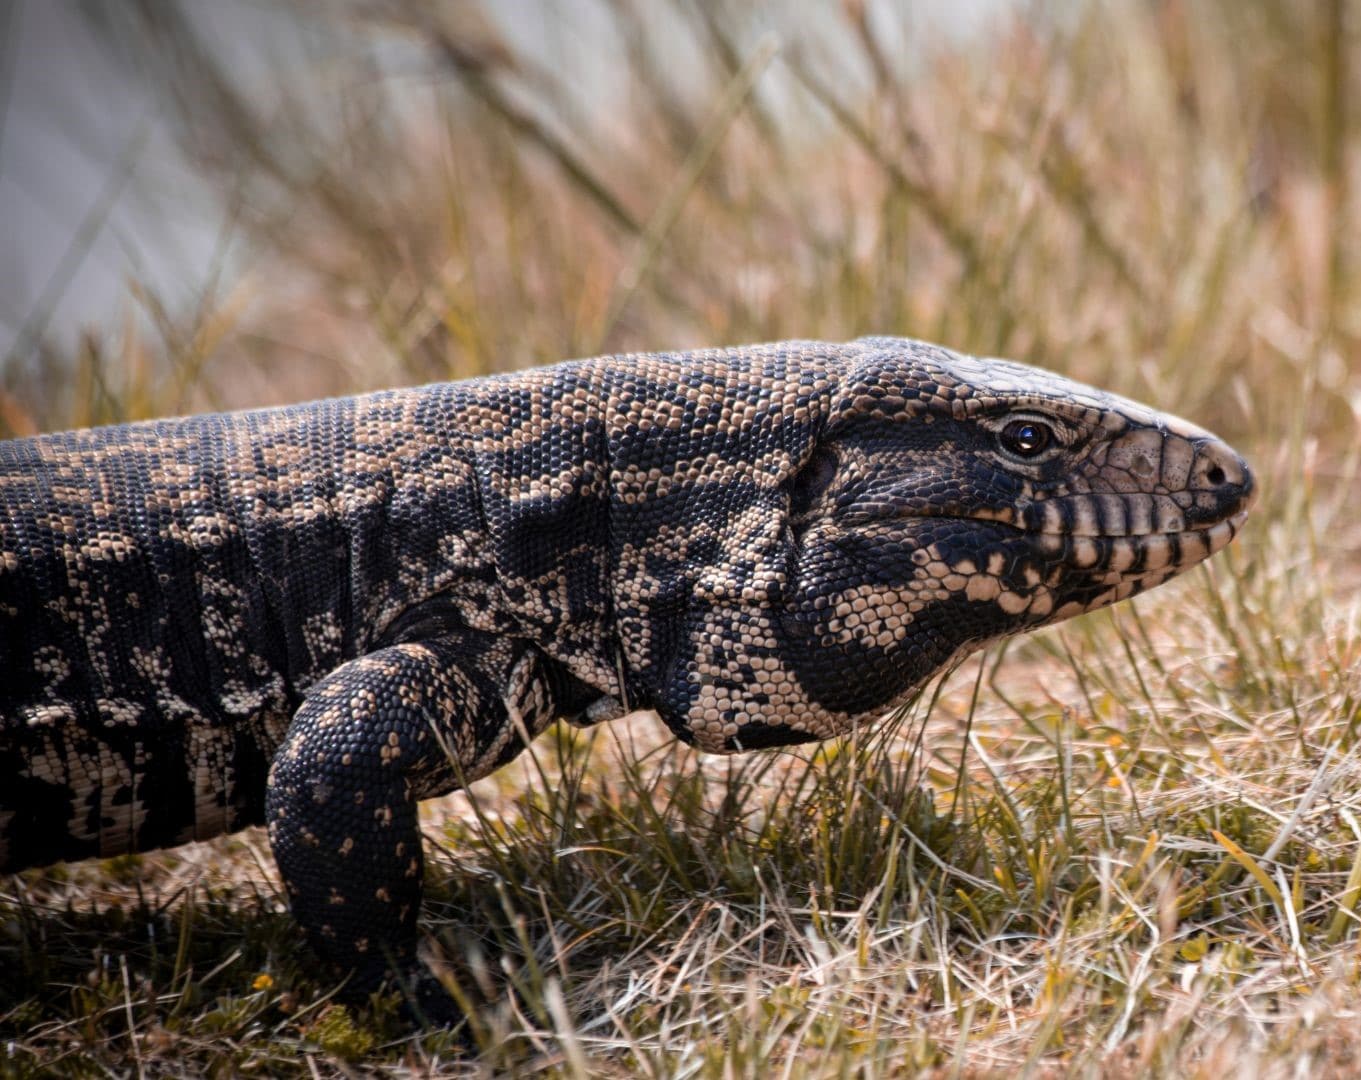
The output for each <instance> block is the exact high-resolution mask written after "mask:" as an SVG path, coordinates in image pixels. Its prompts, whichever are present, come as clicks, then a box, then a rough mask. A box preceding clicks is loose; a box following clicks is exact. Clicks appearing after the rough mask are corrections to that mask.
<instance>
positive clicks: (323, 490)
mask: <svg viewBox="0 0 1361 1080" xmlns="http://www.w3.org/2000/svg"><path fill="white" fill-rule="evenodd" d="M1252 487H1253V481H1252V477H1251V474H1250V472H1249V470H1248V468H1247V466H1246V464H1245V463H1244V462H1243V461H1242V459H1241V458H1240V457H1239V456H1238V455H1237V454H1236V453H1234V452H1233V451H1232V450H1231V449H1230V448H1228V447H1227V446H1226V445H1225V444H1224V443H1222V442H1220V441H1219V440H1217V439H1216V438H1215V437H1214V436H1212V435H1210V434H1209V433H1207V432H1205V431H1202V430H1201V429H1199V428H1196V427H1194V426H1192V425H1190V424H1187V423H1186V422H1184V421H1181V420H1178V419H1176V418H1173V417H1169V416H1166V415H1163V414H1159V413H1156V412H1154V411H1152V410H1149V409H1147V408H1145V407H1143V406H1140V405H1137V404H1134V403H1133V402H1129V401H1125V400H1123V399H1120V398H1116V397H1114V396H1111V395H1107V394H1104V393H1102V392H1100V391H1097V390H1093V389H1091V388H1089V387H1085V386H1082V385H1080V384H1077V383H1074V382H1071V381H1069V380H1065V379H1062V378H1060V377H1058V376H1055V375H1052V374H1050V373H1047V372H1044V371H1040V370H1038V369H1034V368H1028V367H1024V366H1021V365H1017V364H1011V363H1008V362H1005V361H992V360H979V359H975V358H972V357H966V356H961V355H959V354H956V353H953V352H950V351H949V350H946V349H942V348H939V347H936V346H931V345H927V344H924V343H921V342H915V341H910V340H906V339H892V338H867V339H862V340H860V341H857V342H853V343H850V344H847V345H832V344H824V343H819V342H787V343H778V344H774V345H766V346H752V347H746V348H737V349H727V350H711V351H705V352H695V353H679V354H645V355H636V356H618V357H604V358H600V359H596V360H586V361H575V362H571V363H566V364H560V365H558V366H556V367H549V368H541V369H536V370H531V371H525V372H520V373H515V374H510V375H503V376H494V377H488V378H485V379H478V380H471V381H468V382H462V383H449V384H437V385H433V386H428V387H420V388H415V389H410V390H397V391H387V392H382V393H377V394H370V395H364V396H360V397H354V398H345V399H336V400H330V401H322V402H317V403H312V404H308V405H301V406H291V407H287V408H282V409H266V410H256V411H251V412H243V413H234V414H219V415H208V416H199V417H189V418H185V419H178V420H160V421H149V422H143V423H137V424H128V425H122V426H117V427H106V428H99V429H93V430H86V431H77V432H69V433H64V434H57V435H46V436H39V437H35V438H30V439H21V440H12V441H9V442H0V872H12V871H16V870H19V869H22V868H24V867H28V866H34V865H43V864H47V863H51V862H55V861H58V860H62V859H79V858H85V857H92V856H110V855H115V854H119V853H121V852H127V851H142V850H147V849H151V848H157V847H164V846H169V845H174V844H179V843H183V842H186V841H189V840H194V839H202V838H205V837H209V836H213V835H216V834H218V833H221V832H226V831H231V830H234V829H239V828H242V827H245V826H248V825H252V824H266V825H268V827H269V833H270V840H271V843H272V845H273V847H274V851H275V855H276V858H277V860H278V862H279V865H280V870H281V874H282V877H283V880H284V882H285V885H286V887H287V889H288V893H289V898H290V904H291V906H292V909H293V911H294V914H295V916H296V917H297V919H298V921H299V923H300V924H301V925H302V927H303V928H304V930H305V931H306V932H307V934H308V937H309V939H310V940H311V941H312V943H313V945H314V946H315V947H316V948H317V950H318V951H319V952H320V953H321V954H322V955H323V956H324V957H325V958H326V959H327V960H329V961H330V962H331V963H332V964H333V965H334V966H335V968H336V969H337V971H339V972H350V973H351V981H350V984H349V986H350V989H351V991H352V992H354V993H358V994H362V993H365V992H367V991H368V990H371V989H373V988H374V987H376V986H378V985H379V984H380V983H381V981H382V979H383V978H384V975H385V972H387V971H388V970H389V969H391V968H395V969H396V970H397V971H399V972H410V971H411V970H413V965H414V949H415V943H416V915H417V910H418V908H419V902H420V883H421V871H422V861H421V860H422V856H421V844H420V836H419V830H418V826H417V820H416V803H417V802H418V801H419V800H420V799H424V798H429V797H432V796H435V795H439V794H443V793H445V792H448V791H450V790H453V789H454V788H456V787H459V786H462V785H464V784H466V783H468V782H470V781H472V780H474V779H476V778H478V777H479V776H482V775H485V774H486V773H488V772H490V771H491V770H492V769H495V768H496V767H497V766H499V765H501V764H503V763H504V762H506V761H508V760H509V759H510V758H512V757H513V756H514V755H515V754H516V753H518V752H519V751H520V750H521V749H522V748H523V747H524V745H525V742H526V740H528V739H531V738H533V737H534V736H535V735H536V734H538V733H539V732H540V731H541V730H543V728H544V727H546V726H547V725H548V724H549V723H551V722H552V721H553V720H554V719H555V718H559V717H567V718H569V719H574V720H577V721H578V722H594V721H597V720H600V719H608V718H610V717H612V716H616V715H619V714H621V713H622V712H624V711H626V710H627V709H633V708H649V709H653V710H655V711H656V712H657V713H658V714H659V715H660V716H661V717H662V719H663V720H665V722H666V723H667V724H668V725H669V726H670V727H671V729H672V730H673V731H675V733H676V734H677V735H679V736H680V737H681V738H683V739H685V740H686V741H688V742H692V743H694V744H695V745H697V746H699V747H701V748H703V749H705V750H712V751H720V752H730V751H735V750H744V749H750V748H756V747H762V746H776V745H781V744H787V743H795V742H802V741H806V740H810V739H818V738H826V737H829V736H833V735H837V734H840V733H843V732H845V731H848V730H850V729H851V728H852V727H853V726H854V725H855V724H857V723H859V722H861V721H863V720H866V719H872V718H873V717H876V716H879V715H882V714H883V713H884V712H885V711H887V710H889V709H891V708H892V707H894V706H895V705H896V704H898V703H900V702H902V701H904V700H905V699H907V698H908V697H909V696H910V695H911V694H912V693H913V692H915V691H916V690H917V689H919V688H920V687H921V686H922V684H923V683H924V682H925V681H926V680H927V679H929V678H930V677H931V676H932V675H933V674H935V673H936V672H938V671H939V670H941V669H942V668H943V667H944V666H946V665H948V664H949V663H951V662H952V661H953V660H955V659H957V658H958V657H959V656H961V655H963V654H964V653H966V652H968V651H969V650H972V649H975V648H978V647H980V646H982V645H983V644H986V643H987V642H989V641H992V640H996V639H997V638H1000V637H1004V636H1006V635H1009V634H1015V633H1019V632H1023V631H1027V630H1030V629H1033V628H1035V627H1037V626H1040V625H1044V624H1046V623H1050V622H1054V621H1057V620H1059V619H1063V618H1067V617H1069V616H1071V615H1075V614H1079V613H1081V612H1083V611H1088V610H1092V609H1094V608H1097V607H1101V606H1103V605H1105V604H1109V603H1112V602H1114V601H1117V600H1120V599H1124V598H1125V597H1127V596H1130V595H1133V594H1134V593H1137V592H1139V591H1141V590H1143V589H1145V588H1148V587H1151V586H1153V585H1157V584H1159V583H1160V582H1162V581H1164V580H1166V579H1167V578H1169V577H1171V576H1173V575H1174V574H1176V573H1179V572H1181V571H1182V570H1185V569H1187V568H1188V567H1190V566H1192V565H1194V564H1196V563H1198V562H1200V561H1201V560H1202V559H1204V558H1206V557H1208V556H1209V555H1211V554H1213V553H1214V552H1215V551H1217V550H1219V549H1220V548H1222V547H1223V546H1225V545H1226V544H1227V543H1228V542H1229V541H1230V540H1231V539H1232V537H1233V536H1234V535H1235V533H1236V532H1237V530H1238V528H1239V527H1240V525H1241V523H1242V520H1243V516H1244V514H1245V513H1246V509H1247V506H1248V504H1249V502H1250V499H1251V496H1252Z"/></svg>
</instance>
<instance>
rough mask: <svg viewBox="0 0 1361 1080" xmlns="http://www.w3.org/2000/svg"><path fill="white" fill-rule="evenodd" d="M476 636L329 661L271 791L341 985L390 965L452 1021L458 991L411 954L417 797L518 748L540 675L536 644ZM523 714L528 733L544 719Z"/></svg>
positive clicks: (429, 1006) (303, 921)
mask: <svg viewBox="0 0 1361 1080" xmlns="http://www.w3.org/2000/svg"><path fill="white" fill-rule="evenodd" d="M475 638H476V639H475V640H470V638H469V637H464V636H462V635H460V636H458V637H447V638H440V639H437V640H435V641H432V642H422V643H411V644H402V645H394V646H392V647H390V648H386V649H382V650H380V651H378V652H374V653H371V654H369V655H366V656H362V657H360V658H358V659H356V660H352V661H350V662H348V663H346V664H344V665H342V666H341V667H339V668H337V669H336V670H335V671H333V672H331V673H330V674H329V675H328V676H326V677H325V678H324V679H322V680H321V681H320V682H319V683H317V684H316V686H314V687H313V688H312V689H311V690H310V691H309V693H308V695H307V697H306V699H305V700H304V702H303V705H302V706H301V708H299V710H298V712H297V714H296V715H295V717H294V719H293V723H292V724H291V725H290V727H289V731H288V735H287V737H286V739H285V740H284V743H283V745H282V746H281V747H280V749H279V751H278V753H277V754H276V755H275V758H274V763H273V767H272V768H271V770H270V777H269V791H268V796H267V820H268V823H269V837H270V843H271V844H272V846H273V848H274V857H275V859H276V861H277V862H278V865H279V871H280V873H281V875H282V876H283V880H284V884H285V886H286V888H287V890H288V896H289V903H290V906H291V908H292V910H293V914H294V917H295V918H296V919H297V920H298V923H299V924H300V925H301V926H302V928H303V930H304V931H305V932H306V934H307V937H308V939H309V940H310V942H311V944H312V946H313V948H314V949H315V950H316V952H317V953H318V954H319V955H321V957H322V958H323V959H325V960H326V961H327V962H328V963H329V964H330V965H331V966H332V967H333V969H334V971H335V973H336V974H337V975H338V976H340V975H346V974H348V975H349V982H348V983H347V985H346V994H347V996H348V997H350V998H352V999H359V998H362V997H363V996H364V995H366V994H368V993H369V992H370V991H372V990H374V989H377V988H378V987H379V986H380V985H381V984H382V983H383V981H384V979H385V977H386V976H387V975H388V974H389V973H396V974H397V975H398V976H399V977H401V978H403V979H404V981H407V982H408V989H409V990H410V989H411V988H412V987H415V988H416V990H417V994H418V1001H417V1004H418V1007H419V1008H421V1009H422V1010H423V1011H424V1012H426V1013H427V1015H429V1017H430V1019H433V1020H439V1021H445V1022H449V1021H452V1020H455V1019H457V1013H456V1011H455V1010H454V1009H453V1006H452V1002H450V1001H449V999H448V998H447V996H444V995H443V994H440V993H433V994H432V992H431V984H432V983H433V980H432V979H430V977H429V976H428V975H422V974H421V970H420V967H419V965H418V963H417V961H416V940H417V937H416V918H417V914H418V912H419V909H420V901H421V879H422V870H423V859H422V852H421V838H420V829H419V825H418V822H417V814H416V804H417V802H418V800H420V799H424V798H430V797H432V796H435V795H440V794H444V793H446V792H448V791H451V790H453V789H454V788H455V787H458V786H460V785H461V784H463V783H467V782H470V781H471V780H474V779H476V778H477V777H478V776H480V775H483V774H485V773H487V772H489V771H491V769H493V768H495V767H496V766H497V765H499V764H501V763H502V762H503V761H505V760H508V759H509V758H510V757H512V756H513V755H514V754H515V753H517V752H518V751H519V750H520V749H522V748H523V745H524V743H523V740H522V738H521V733H522V732H526V728H525V725H524V724H523V723H516V722H514V720H513V719H512V718H511V715H510V710H515V711H516V712H519V711H520V706H521V705H522V704H524V698H525V692H526V689H525V688H526V687H527V686H529V687H535V686H536V685H537V683H536V679H535V665H534V664H533V660H534V656H533V654H528V655H525V656H522V657H521V658H520V660H519V661H517V660H516V659H515V657H514V655H513V653H512V650H511V647H510V646H509V645H508V644H507V643H505V642H499V641H496V640H494V639H482V638H481V635H476V636H475ZM493 672H498V673H499V675H497V674H492V673H493ZM517 684H518V686H519V692H518V693H517ZM531 696H532V695H531ZM538 704H540V705H545V706H546V705H547V703H546V702H542V701H541V702H538ZM508 706H509V708H508ZM542 711H545V712H546V711H547V709H546V708H545V709H543V710H542ZM527 719H529V722H530V725H531V727H530V729H529V731H528V734H531V735H532V734H534V733H535V731H534V729H536V728H538V727H540V726H541V723H540V722H538V717H537V716H534V717H529V718H527Z"/></svg>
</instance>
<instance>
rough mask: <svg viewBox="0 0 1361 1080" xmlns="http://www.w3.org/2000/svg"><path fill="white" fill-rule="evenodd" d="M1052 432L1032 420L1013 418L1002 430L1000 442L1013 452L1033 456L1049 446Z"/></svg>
mask: <svg viewBox="0 0 1361 1080" xmlns="http://www.w3.org/2000/svg"><path fill="white" fill-rule="evenodd" d="M1052 438H1053V433H1052V432H1051V431H1050V430H1049V428H1047V427H1045V425H1044V424H1037V423H1035V422H1034V421H1032V420H1013V421H1012V422H1011V423H1010V424H1008V425H1007V426H1006V428H1005V429H1003V431H1002V443H1003V445H1004V446H1005V447H1006V448H1007V449H1008V450H1010V451H1011V452H1012V453H1013V454H1020V455H1022V456H1024V457H1033V456H1034V455H1035V454H1038V453H1040V452H1042V451H1043V450H1044V449H1045V448H1046V447H1048V446H1049V442H1050V440H1051V439H1052Z"/></svg>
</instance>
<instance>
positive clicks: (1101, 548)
mask: <svg viewBox="0 0 1361 1080" xmlns="http://www.w3.org/2000/svg"><path fill="white" fill-rule="evenodd" d="M1247 517H1248V512H1247V510H1246V509H1244V510H1239V511H1238V512H1237V513H1235V514H1232V515H1230V516H1229V517H1226V518H1224V519H1223V520H1222V521H1217V522H1214V523H1213V524H1209V525H1203V526H1197V527H1194V528H1190V529H1178V530H1175V531H1169V532H1147V533H1124V534H1116V535H1112V534H1098V535H1095V536H1093V535H1083V534H1073V533H1061V532H1048V531H1034V532H1032V531H1029V530H1021V531H1022V532H1023V533H1024V534H1025V535H1027V536H1029V537H1030V538H1031V541H1032V543H1033V544H1034V545H1035V547H1036V548H1037V549H1038V551H1039V553H1040V554H1042V555H1045V556H1048V557H1050V558H1055V559H1057V560H1059V561H1061V562H1064V563H1066V564H1068V565H1070V566H1075V567H1077V568H1079V569H1083V570H1094V571H1097V570H1104V571H1106V572H1107V573H1110V574H1113V575H1118V577H1120V578H1124V577H1131V578H1133V577H1145V576H1154V575H1161V576H1163V577H1171V576H1172V575H1173V574H1178V573H1180V572H1181V571H1183V570H1186V569H1189V568H1190V567H1192V566H1194V565H1195V564H1196V563H1198V562H1203V561H1204V560H1206V559H1208V558H1209V557H1210V556H1211V555H1213V554H1215V553H1216V552H1218V551H1222V550H1223V549H1224V548H1226V547H1228V545H1229V543H1230V542H1231V541H1232V540H1233V538H1234V537H1235V536H1237V535H1238V533H1239V532H1240V531H1241V530H1242V528H1243V523H1244V522H1245V521H1246V520H1247Z"/></svg>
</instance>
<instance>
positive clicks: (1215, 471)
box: [1205, 465, 1228, 487]
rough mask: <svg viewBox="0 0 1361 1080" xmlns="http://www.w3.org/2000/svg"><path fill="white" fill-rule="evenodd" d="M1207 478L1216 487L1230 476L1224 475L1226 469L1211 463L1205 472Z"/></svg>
mask: <svg viewBox="0 0 1361 1080" xmlns="http://www.w3.org/2000/svg"><path fill="white" fill-rule="evenodd" d="M1205 479H1206V480H1208V481H1209V482H1210V483H1212V484H1213V485H1214V486H1215V487H1218V486H1219V485H1220V484H1222V483H1223V482H1224V481H1225V480H1226V479H1228V478H1227V477H1226V476H1225V475H1224V470H1223V469H1222V468H1221V467H1220V466H1218V465H1211V466H1210V468H1209V469H1208V470H1207V471H1206V473H1205Z"/></svg>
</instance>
